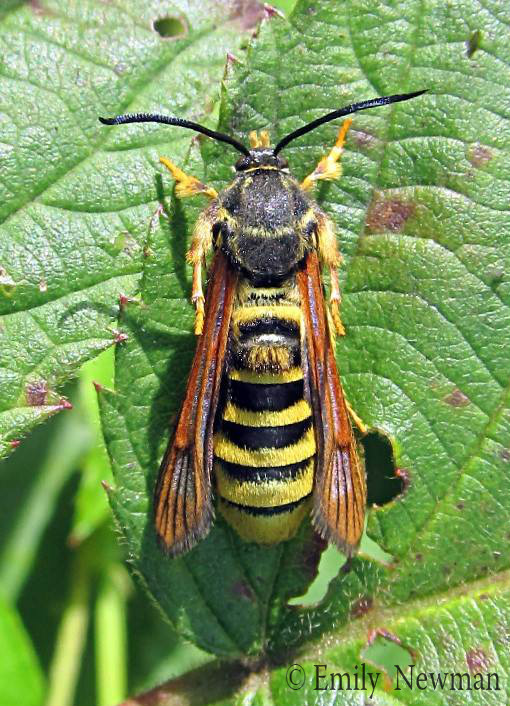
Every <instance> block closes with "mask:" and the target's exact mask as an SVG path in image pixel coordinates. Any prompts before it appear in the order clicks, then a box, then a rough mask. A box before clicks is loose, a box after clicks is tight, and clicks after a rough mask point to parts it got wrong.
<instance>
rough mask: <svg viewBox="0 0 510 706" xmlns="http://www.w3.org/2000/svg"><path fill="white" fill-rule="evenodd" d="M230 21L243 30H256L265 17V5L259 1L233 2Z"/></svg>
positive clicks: (238, 0)
mask: <svg viewBox="0 0 510 706" xmlns="http://www.w3.org/2000/svg"><path fill="white" fill-rule="evenodd" d="M231 6H232V12H231V13H230V19H231V20H234V21H235V22H236V23H237V24H238V25H239V27H240V28H241V29H242V30H248V29H255V28H256V27H257V25H258V24H259V22H260V21H261V20H262V19H263V17H264V16H265V9H264V5H263V4H262V3H260V2H258V0H233V2H232V3H231Z"/></svg>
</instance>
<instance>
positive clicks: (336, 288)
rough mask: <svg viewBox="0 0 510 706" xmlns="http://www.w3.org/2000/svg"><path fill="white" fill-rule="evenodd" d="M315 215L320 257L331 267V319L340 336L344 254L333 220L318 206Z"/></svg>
mask: <svg viewBox="0 0 510 706" xmlns="http://www.w3.org/2000/svg"><path fill="white" fill-rule="evenodd" d="M314 215H315V218H316V222H317V250H318V252H319V258H320V260H321V262H322V264H323V265H325V266H326V267H327V268H328V269H329V274H330V278H331V280H330V281H331V293H330V295H329V306H330V313H331V319H332V321H333V325H334V327H335V331H336V333H337V334H338V335H339V336H344V335H345V328H344V325H343V323H342V317H341V316H340V302H341V300H342V297H341V295H340V285H339V283H338V268H339V267H340V264H341V262H342V256H341V255H340V253H339V252H338V246H337V242H336V235H335V226H334V225H333V221H332V220H331V219H330V218H328V217H327V216H326V214H325V213H323V212H322V211H320V210H319V209H318V208H316V209H315V214H314Z"/></svg>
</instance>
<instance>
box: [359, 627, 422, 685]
mask: <svg viewBox="0 0 510 706" xmlns="http://www.w3.org/2000/svg"><path fill="white" fill-rule="evenodd" d="M361 658H362V659H363V660H366V661H367V662H370V664H373V665H374V667H377V668H378V669H380V670H381V671H383V672H385V673H386V674H387V675H388V677H389V679H390V680H391V681H393V679H394V678H395V676H396V675H397V667H400V670H401V671H402V672H403V673H404V674H405V673H406V671H407V669H408V667H409V665H411V664H413V663H414V658H413V656H412V654H411V652H410V651H409V650H407V649H406V648H405V647H403V646H402V645H400V644H399V643H398V641H397V639H393V640H392V639H389V638H387V637H384V636H383V635H378V636H377V637H376V638H375V640H373V641H372V642H371V643H370V644H369V645H368V646H367V647H365V648H364V649H363V650H362V651H361Z"/></svg>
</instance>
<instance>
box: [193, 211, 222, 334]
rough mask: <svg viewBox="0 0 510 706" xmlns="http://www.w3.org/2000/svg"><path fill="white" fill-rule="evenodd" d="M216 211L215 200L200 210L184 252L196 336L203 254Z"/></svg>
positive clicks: (200, 311)
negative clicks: (189, 274)
mask: <svg viewBox="0 0 510 706" xmlns="http://www.w3.org/2000/svg"><path fill="white" fill-rule="evenodd" d="M216 212H217V203H216V202H214V203H212V204H211V205H210V206H209V208H206V210H205V211H202V213H201V214H200V216H199V217H198V219H197V222H196V223H195V227H194V229H193V236H192V238H191V248H190V249H189V251H188V252H187V253H186V260H187V261H188V262H189V263H190V264H191V265H192V266H193V284H192V288H191V301H192V302H193V304H194V306H195V334H196V335H197V336H200V334H201V333H202V331H203V328H204V303H205V297H204V292H203V289H202V264H204V263H205V256H206V255H207V253H208V252H209V250H210V249H211V248H212V238H213V236H212V228H213V225H214V222H215V220H216Z"/></svg>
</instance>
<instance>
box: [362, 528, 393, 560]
mask: <svg viewBox="0 0 510 706" xmlns="http://www.w3.org/2000/svg"><path fill="white" fill-rule="evenodd" d="M359 551H360V554H363V556H364V557H366V558H367V559H372V560H373V561H377V562H379V564H384V565H385V566H391V565H392V564H393V561H394V559H393V557H392V556H391V554H388V552H385V551H384V549H381V547H380V546H379V545H378V544H377V542H374V540H373V539H370V537H369V536H368V535H367V534H364V535H363V537H362V538H361V544H360V547H359Z"/></svg>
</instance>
